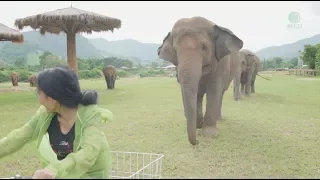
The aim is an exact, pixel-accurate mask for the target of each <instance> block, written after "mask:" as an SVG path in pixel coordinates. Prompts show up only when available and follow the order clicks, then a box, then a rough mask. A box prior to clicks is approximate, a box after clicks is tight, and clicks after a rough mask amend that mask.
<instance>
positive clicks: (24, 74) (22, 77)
mask: <svg viewBox="0 0 320 180" xmlns="http://www.w3.org/2000/svg"><path fill="white" fill-rule="evenodd" d="M11 72H14V71H0V82H9V81H10V74H11ZM15 72H17V73H18V74H19V82H26V81H28V78H29V76H30V75H31V74H32V72H29V71H26V70H19V71H15Z"/></svg>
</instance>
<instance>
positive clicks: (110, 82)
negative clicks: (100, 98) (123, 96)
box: [102, 65, 117, 89]
mask: <svg viewBox="0 0 320 180" xmlns="http://www.w3.org/2000/svg"><path fill="white" fill-rule="evenodd" d="M102 72H103V75H104V77H105V79H106V82H107V87H108V89H114V84H115V82H116V79H117V71H116V68H115V67H114V66H112V65H108V66H106V67H104V68H103V70H102Z"/></svg>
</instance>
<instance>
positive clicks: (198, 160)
mask: <svg viewBox="0 0 320 180" xmlns="http://www.w3.org/2000/svg"><path fill="white" fill-rule="evenodd" d="M265 76H266V77H271V78H272V80H271V81H266V80H264V79H262V78H260V77H257V81H256V93H255V94H253V95H252V96H251V97H247V98H242V99H241V100H240V101H239V102H235V101H234V100H233V98H232V84H231V86H230V87H229V90H228V92H227V93H226V94H225V97H224V101H223V109H222V113H223V117H224V120H221V121H219V123H218V129H219V132H220V134H219V136H218V138H215V139H212V138H204V137H199V136H198V140H199V142H200V144H199V145H198V147H197V148H195V149H194V148H193V147H192V146H191V145H190V144H189V142H188V140H187V134H186V120H185V117H184V113H183V106H182V101H181V93H180V89H179V85H178V84H177V83H176V79H175V78H163V77H162V78H143V79H140V78H122V79H120V80H118V81H117V82H116V85H115V86H116V88H115V89H114V90H107V89H106V83H105V81H104V80H102V79H101V80H82V81H81V86H82V87H83V89H96V90H98V92H99V95H100V99H99V100H100V102H99V103H100V105H101V106H102V107H105V108H108V109H109V110H111V111H112V112H113V113H114V115H115V119H114V121H113V122H110V123H107V124H104V125H103V126H102V127H103V129H104V132H105V134H106V136H107V138H108V141H109V144H110V146H111V148H112V150H114V151H135V152H148V153H149V152H152V153H162V154H164V155H165V157H164V159H163V164H162V170H163V173H162V175H163V178H165V177H172V178H182V177H185V178H320V160H319V157H320V151H319V146H320V138H319V133H320V114H319V108H320V81H307V80H296V79H297V78H298V77H294V76H284V75H268V76H267V75H265ZM19 86H28V84H27V83H20V85H19ZM3 87H10V84H9V83H7V84H0V88H3ZM0 107H1V109H0V121H1V123H0V137H4V136H5V135H6V134H7V133H9V132H10V131H12V130H13V129H15V128H18V127H20V126H22V125H23V124H24V123H26V122H27V121H28V120H29V118H31V116H32V115H33V114H34V113H35V111H36V109H37V108H38V102H37V98H36V95H35V92H10V93H0ZM36 154H37V151H36V148H35V143H31V144H28V145H26V146H25V147H24V148H23V149H21V150H19V151H18V152H16V153H14V154H12V155H10V156H8V157H5V158H3V159H2V160H1V163H0V169H1V171H0V177H8V176H11V175H14V174H16V173H21V174H22V175H26V176H27V175H32V173H33V172H34V171H35V170H36V169H37V168H40V163H39V160H38V158H37V156H36Z"/></svg>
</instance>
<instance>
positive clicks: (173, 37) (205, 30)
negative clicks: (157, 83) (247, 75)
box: [158, 16, 243, 145]
mask: <svg viewBox="0 0 320 180" xmlns="http://www.w3.org/2000/svg"><path fill="white" fill-rule="evenodd" d="M242 47H243V41H242V40H241V39H240V38H239V37H237V36H236V35H235V34H234V33H233V32H232V31H231V30H229V29H227V28H225V27H222V26H219V25H217V24H215V23H213V22H212V21H210V20H208V19H206V18H204V17H200V16H196V17H191V18H182V19H179V20H178V21H176V23H175V24H174V25H173V27H172V29H171V31H170V32H168V34H167V35H166V37H165V38H164V39H163V42H162V45H161V46H160V47H158V56H159V58H160V59H163V60H165V61H169V62H171V63H173V64H174V65H175V66H177V67H178V68H177V69H178V80H179V84H180V88H181V95H182V103H183V107H184V115H185V117H186V119H187V133H188V140H189V142H190V144H192V145H197V144H198V143H199V141H198V140H197V139H196V129H202V131H201V134H202V135H204V136H206V137H215V136H217V135H218V129H217V123H216V122H217V120H218V119H219V118H220V117H221V104H222V98H223V94H224V91H225V89H226V88H227V87H228V86H229V85H228V86H226V85H227V84H228V83H229V84H230V82H231V81H232V79H233V77H232V75H231V73H230V72H231V68H230V67H231V63H232V59H233V57H236V52H238V51H239V50H240V49H241V48H242ZM233 52H234V53H233ZM234 54H235V55H234ZM225 75H227V76H225ZM229 81H230V82H229ZM204 94H206V98H207V104H206V112H205V115H204V117H203V114H202V100H203V96H204Z"/></svg>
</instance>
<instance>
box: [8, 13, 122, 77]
mask: <svg viewBox="0 0 320 180" xmlns="http://www.w3.org/2000/svg"><path fill="white" fill-rule="evenodd" d="M14 24H15V26H17V27H18V28H19V29H20V30H21V29H23V28H24V27H25V26H30V27H31V28H33V29H35V30H36V29H40V33H41V34H42V35H44V34H45V32H49V33H54V34H59V33H60V32H65V33H66V34H67V55H68V64H69V66H70V67H72V68H73V69H74V70H75V71H76V72H77V71H78V70H77V69H78V68H77V58H76V47H75V46H76V45H75V44H76V43H75V34H76V33H79V32H85V33H88V34H91V33H92V31H95V32H101V31H112V32H113V30H114V29H119V28H121V20H119V19H116V18H112V17H108V16H103V15H100V14H97V13H93V12H88V11H84V10H81V9H77V8H74V7H68V8H64V9H58V10H55V11H50V12H46V13H42V14H37V15H34V16H29V17H26V18H22V19H17V20H16V21H15V23H14Z"/></svg>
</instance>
